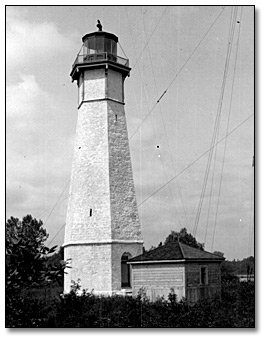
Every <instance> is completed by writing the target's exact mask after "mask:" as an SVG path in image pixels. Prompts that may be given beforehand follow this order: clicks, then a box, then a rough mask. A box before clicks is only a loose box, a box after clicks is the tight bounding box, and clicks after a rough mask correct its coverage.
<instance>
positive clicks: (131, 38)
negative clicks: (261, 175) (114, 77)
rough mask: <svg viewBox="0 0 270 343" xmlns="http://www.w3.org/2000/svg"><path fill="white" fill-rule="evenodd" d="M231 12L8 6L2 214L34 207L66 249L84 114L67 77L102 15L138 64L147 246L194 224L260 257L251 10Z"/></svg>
mask: <svg viewBox="0 0 270 343" xmlns="http://www.w3.org/2000/svg"><path fill="white" fill-rule="evenodd" d="M232 13H233V8H232V7H231V6H226V7H225V6H223V7H221V6H31V7H30V6H15V7H12V6H9V7H7V9H6V217H7V218H9V217H10V216H15V217H18V218H20V219H21V218H22V217H23V216H24V215H26V214H31V215H32V216H33V217H36V218H38V219H41V220H42V221H43V223H44V227H45V228H46V230H47V232H48V233H49V239H48V243H49V244H50V245H62V244H63V239H64V224H65V219H66V211H67V201H68V191H69V180H70V175H71V164H72V156H73V146H74V138H75V130H76V121H77V86H76V84H75V83H72V82H71V78H70V75H69V74H70V71H71V66H72V63H73V62H74V60H75V58H76V55H77V53H78V52H79V50H80V47H81V37H82V36H83V35H84V34H86V33H89V32H93V31H96V21H97V19H100V21H101V23H102V25H103V30H104V31H108V32H112V33H114V34H115V35H117V36H118V38H119V41H120V44H121V47H122V48H123V50H124V52H122V51H121V49H120V47H118V54H119V55H120V56H123V57H125V55H126V56H127V57H128V58H129V63H130V66H131V68H132V70H131V73H130V77H128V78H127V79H126V81H125V102H126V105H125V112H126V119H127V126H128V132H129V137H130V151H131V158H132V166H133V176H134V183H135V189H136V196H137V203H138V207H139V214H140V221H141V228H142V234H143V239H144V242H145V247H146V248H147V249H148V248H150V247H151V246H157V245H158V244H159V242H160V241H162V242H164V240H165V238H166V237H167V236H168V234H169V233H170V232H171V231H172V230H174V231H179V230H180V229H181V228H182V227H186V228H187V230H188V231H189V232H190V233H192V234H195V236H196V238H197V240H198V241H199V242H204V243H205V249H206V250H208V251H214V250H219V251H222V252H224V254H225V257H226V258H227V259H230V260H231V259H234V258H235V259H242V258H244V257H247V256H250V255H253V254H254V251H253V245H254V240H253V236H254V228H253V224H252V223H253V212H254V199H253V196H254V193H253V188H254V180H253V175H254V168H253V167H252V156H253V155H254V116H253V114H254V12H253V7H251V6H250V7H249V6H243V7H241V6H239V7H237V16H236V18H234V19H233V20H231V17H232ZM233 22H235V30H234V35H233V39H232V41H231V51H230V58H229V59H227V63H226V56H227V53H228V37H229V33H230V28H231V27H232V23H233ZM226 66H227V68H226ZM224 75H225V77H224ZM165 91H166V92H165ZM164 92H165V93H164ZM162 95H163V96H162ZM161 96H162V97H161ZM159 99H160V100H159ZM158 100H159V102H157V101H158ZM219 114H220V126H219V130H218V138H217V141H219V140H221V139H223V138H224V137H225V136H226V135H228V134H229V135H228V137H227V139H223V140H222V141H221V142H220V143H219V144H218V145H217V148H216V149H214V150H213V154H212V160H211V165H210V169H209V176H208V179H207V183H206V188H205V193H204V197H203V202H202V206H201V211H200V216H199V220H198V226H197V228H195V222H196V217H197V214H198V208H199V204H200V198H201V193H202V189H203V185H204V179H205V174H206V170H207V163H208V157H209V149H210V147H211V141H212V139H213V132H214V127H215V121H216V118H217V116H218V115H219ZM207 151H208V152H207ZM200 156H202V157H201V158H200Z"/></svg>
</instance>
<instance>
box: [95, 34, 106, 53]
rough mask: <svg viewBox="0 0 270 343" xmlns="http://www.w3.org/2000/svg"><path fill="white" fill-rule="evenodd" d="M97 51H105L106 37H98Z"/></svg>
mask: <svg viewBox="0 0 270 343" xmlns="http://www.w3.org/2000/svg"><path fill="white" fill-rule="evenodd" d="M96 52H104V37H96Z"/></svg>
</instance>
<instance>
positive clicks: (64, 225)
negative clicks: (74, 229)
mask: <svg viewBox="0 0 270 343" xmlns="http://www.w3.org/2000/svg"><path fill="white" fill-rule="evenodd" d="M65 225H66V223H64V224H63V225H62V226H61V227H60V229H59V230H58V231H57V232H56V234H55V235H54V236H53V238H52V239H51V240H50V242H49V243H48V246H50V245H51V244H52V242H53V241H54V240H55V238H56V237H57V236H58V234H59V233H60V231H61V230H62V229H63V228H64V227H65Z"/></svg>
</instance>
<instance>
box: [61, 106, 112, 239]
mask: <svg viewBox="0 0 270 343" xmlns="http://www.w3.org/2000/svg"><path fill="white" fill-rule="evenodd" d="M107 132H108V128H107V104H106V101H100V102H85V103H83V104H82V105H81V107H80V109H79V114H78V123H77V132H76V141H75V149H74V157H73V166H72V173H71V188H70V198H69V204H68V212H67V220H66V236H65V244H67V243H74V242H82V243H86V242H92V241H96V242H100V241H102V240H110V239H111V215H110V188H109V170H108V164H109V155H108V138H107ZM90 209H92V216H91V217H90Z"/></svg>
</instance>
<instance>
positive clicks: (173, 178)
mask: <svg viewBox="0 0 270 343" xmlns="http://www.w3.org/2000/svg"><path fill="white" fill-rule="evenodd" d="M253 115H254V113H252V114H250V115H249V116H248V117H247V118H246V119H244V120H243V121H241V122H240V123H239V124H238V125H237V126H235V127H234V128H233V129H232V130H231V131H230V132H229V133H228V134H227V135H225V136H224V137H223V138H221V139H220V140H219V141H218V142H216V143H215V145H214V146H216V145H218V144H219V143H221V142H223V141H224V139H226V138H227V137H229V136H230V135H231V134H232V133H234V132H235V131H236V130H237V129H238V128H239V127H241V126H242V125H243V124H244V123H246V122H247V121H248V120H249V119H250V118H251V117H252V116H253ZM210 150H211V148H209V149H207V150H206V151H205V152H204V153H202V154H201V155H200V156H198V157H197V158H195V160H193V161H192V162H191V163H189V164H188V165H187V166H186V167H185V168H183V169H182V170H181V171H180V172H178V173H177V174H176V175H174V176H173V177H172V178H171V179H170V180H169V181H168V182H166V183H165V184H163V185H162V186H161V187H159V188H158V189H157V190H156V191H155V192H154V193H152V194H151V195H149V196H148V197H146V198H145V199H144V200H143V201H142V202H141V203H140V204H139V205H138V207H139V206H141V205H142V204H144V203H145V202H146V201H148V200H149V199H150V198H152V197H153V196H154V195H156V194H157V193H158V192H159V191H160V190H161V189H163V188H164V187H166V186H167V185H168V184H169V183H170V182H172V181H173V180H175V179H176V178H177V177H178V176H179V175H181V174H183V173H184V172H185V171H186V170H187V169H188V168H190V167H191V166H193V165H194V164H195V163H196V162H198V161H199V160H200V159H201V158H202V157H203V156H205V155H206V154H207V153H208V152H209V151H210Z"/></svg>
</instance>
